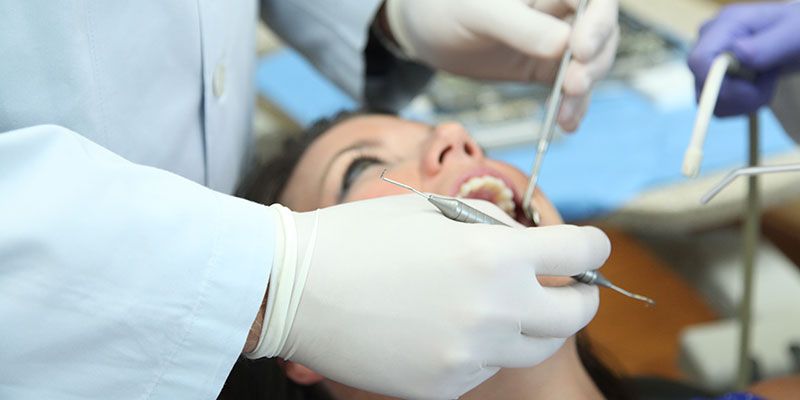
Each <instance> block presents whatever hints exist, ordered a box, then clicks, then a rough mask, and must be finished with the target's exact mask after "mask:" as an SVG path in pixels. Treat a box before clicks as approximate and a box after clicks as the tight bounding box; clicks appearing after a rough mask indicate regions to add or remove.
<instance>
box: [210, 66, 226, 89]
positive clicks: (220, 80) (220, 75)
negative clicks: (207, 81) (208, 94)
mask: <svg viewBox="0 0 800 400" xmlns="http://www.w3.org/2000/svg"><path fill="white" fill-rule="evenodd" d="M211 89H212V90H213V91H214V96H216V97H222V95H223V94H225V64H217V68H215V69H214V76H213V78H212V80H211Z"/></svg>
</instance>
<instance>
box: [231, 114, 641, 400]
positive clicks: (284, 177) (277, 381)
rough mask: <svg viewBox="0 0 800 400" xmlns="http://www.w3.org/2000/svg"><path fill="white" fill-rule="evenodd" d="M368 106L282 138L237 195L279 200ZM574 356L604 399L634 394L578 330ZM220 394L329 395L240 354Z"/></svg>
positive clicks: (287, 398) (304, 399)
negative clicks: (314, 149) (319, 150)
mask: <svg viewBox="0 0 800 400" xmlns="http://www.w3.org/2000/svg"><path fill="white" fill-rule="evenodd" d="M369 114H376V113H369V112H367V111H344V112H340V113H338V114H336V115H335V116H334V117H333V118H330V119H322V120H320V121H318V122H316V123H314V124H313V125H312V126H311V127H309V128H308V129H307V130H306V131H304V132H303V133H301V134H299V135H294V136H291V137H289V138H288V139H286V140H285V141H284V143H283V147H282V151H281V152H280V153H279V154H278V155H277V156H276V157H274V158H272V159H270V160H269V161H267V162H265V163H260V164H257V165H255V166H254V167H252V168H251V169H250V170H249V171H248V172H247V174H246V175H245V177H244V179H243V180H242V181H241V183H240V185H239V188H238V190H237V191H236V195H237V196H239V197H242V198H245V199H248V200H250V201H254V202H257V203H261V204H265V205H269V204H273V203H277V202H278V200H279V199H280V196H281V193H283V191H284V189H285V188H286V184H287V183H288V181H289V178H290V177H291V175H292V172H293V171H294V169H295V167H296V166H297V164H298V163H299V162H300V159H301V158H302V156H303V153H304V152H305V150H306V149H307V148H308V147H309V146H310V145H311V143H313V142H314V141H315V140H316V139H317V138H319V136H320V135H322V134H323V133H325V132H327V131H328V130H330V129H331V128H333V127H334V126H336V125H337V124H340V123H342V122H344V121H347V120H349V119H350V118H354V117H357V116H360V115H369ZM577 348H578V356H579V357H580V360H581V364H583V366H584V368H586V370H587V372H588V373H589V376H590V377H591V378H592V381H594V383H595V385H596V386H597V388H598V389H599V390H600V392H601V393H603V396H604V397H605V398H608V399H616V400H627V399H632V398H633V395H632V394H631V392H630V391H629V390H628V388H627V387H626V385H625V384H624V383H623V382H622V380H620V378H619V376H617V374H616V373H614V372H613V371H612V370H611V369H610V368H608V366H606V364H604V363H603V362H602V361H601V360H600V359H599V358H598V357H597V356H596V355H595V353H594V352H593V351H592V347H591V345H590V344H589V341H588V340H587V339H586V338H585V337H584V336H583V335H582V334H579V335H578V337H577ZM218 399H224V400H228V399H244V400H250V399H252V400H267V399H269V400H331V397H330V396H329V395H328V394H327V393H326V391H325V390H324V388H323V387H322V386H321V385H309V386H306V385H300V384H297V383H295V382H293V381H292V380H290V379H289V378H288V377H287V376H286V374H285V373H284V372H283V369H282V368H281V366H280V365H279V364H278V362H277V361H276V360H274V359H260V360H247V359H244V358H242V359H240V360H239V361H237V362H236V365H234V368H233V370H232V371H231V373H230V375H229V376H228V380H227V381H226V382H225V386H224V387H223V388H222V392H221V393H220V395H219V397H218Z"/></svg>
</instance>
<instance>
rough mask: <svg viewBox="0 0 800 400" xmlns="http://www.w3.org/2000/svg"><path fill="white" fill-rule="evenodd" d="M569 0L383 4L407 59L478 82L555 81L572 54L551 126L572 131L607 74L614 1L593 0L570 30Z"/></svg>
mask: <svg viewBox="0 0 800 400" xmlns="http://www.w3.org/2000/svg"><path fill="white" fill-rule="evenodd" d="M577 3H578V1H577V0H539V1H529V0H493V1H485V0H467V1H464V0H386V3H385V5H386V15H387V18H388V23H389V27H390V29H391V32H392V35H393V36H394V38H395V39H396V40H397V42H398V43H399V44H400V47H401V48H402V49H403V51H404V52H405V53H406V54H407V55H408V56H409V57H410V58H412V59H416V60H419V61H421V62H424V63H427V64H430V65H431V66H433V67H436V68H439V69H442V70H445V71H448V72H452V73H456V74H461V75H467V76H471V77H474V78H482V79H502V80H518V81H538V82H547V83H550V82H552V81H553V79H554V77H555V72H556V69H557V68H558V64H559V62H560V60H561V55H562V54H563V52H564V50H565V49H566V46H567V44H568V43H569V46H570V47H571V48H572V50H573V61H572V63H571V64H570V65H569V67H568V68H569V69H568V71H567V75H566V77H565V83H564V94H565V96H564V102H563V105H562V109H561V113H560V114H559V116H558V123H559V125H561V127H562V128H563V129H565V130H567V131H574V130H575V129H577V127H578V124H579V122H580V120H581V119H582V118H583V115H584V113H585V112H586V107H587V106H588V102H589V92H590V90H591V88H592V85H593V84H594V83H595V82H596V81H598V80H599V79H600V78H602V77H603V76H604V75H605V74H606V73H607V72H608V70H609V69H610V68H611V64H612V63H613V61H614V56H615V53H616V49H617V43H618V42H619V27H618V25H617V8H618V6H617V0H593V1H591V2H590V3H589V5H588V7H587V10H586V12H585V14H584V15H583V16H582V17H581V18H580V19H579V21H578V24H577V26H576V27H575V29H574V32H573V31H572V29H571V28H570V25H569V24H570V22H569V21H568V20H567V18H568V17H570V16H571V15H572V14H573V13H574V9H575V8H576V7H577Z"/></svg>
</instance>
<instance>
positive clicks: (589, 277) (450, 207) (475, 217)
mask: <svg viewBox="0 0 800 400" xmlns="http://www.w3.org/2000/svg"><path fill="white" fill-rule="evenodd" d="M385 175H386V170H383V172H381V179H382V180H384V181H386V182H389V183H391V184H392V185H395V186H399V187H401V188H403V189H407V190H410V191H412V192H414V193H416V194H418V195H420V196H422V197H424V198H426V199H427V200H428V201H429V202H430V203H431V204H433V205H434V206H435V207H436V208H438V209H439V211H441V212H442V214H444V216H445V217H447V218H450V219H452V220H454V221H458V222H464V223H468V224H489V225H503V226H510V225H508V224H506V223H505V222H503V221H500V220H498V219H496V218H494V217H492V216H490V215H489V214H486V213H484V212H483V211H480V210H478V209H477V208H475V207H472V206H470V205H468V204H467V203H465V202H463V201H461V200H459V199H454V198H450V197H442V196H437V195H434V194H429V193H422V192H420V191H419V190H417V189H414V188H413V187H411V186H408V185H406V184H404V183H400V182H397V181H395V180H393V179H389V178H387V177H386V176H385ZM571 278H572V279H574V280H576V281H578V282H580V283H583V284H586V285H597V286H602V287H605V288H608V289H611V290H613V291H615V292H617V293H621V294H623V295H625V296H628V297H630V298H632V299H636V300H639V301H643V302H645V303H647V305H650V306H652V305H655V304H656V302H655V301H653V299H651V298H649V297H645V296H642V295H639V294H636V293H631V292H629V291H627V290H625V289H623V288H621V287H619V286H617V285H615V284H613V283H612V282H611V281H609V280H608V278H606V277H604V276H603V275H602V274H601V273H600V272H599V271H585V272H582V273H580V274H578V275H573V276H572V277H571Z"/></svg>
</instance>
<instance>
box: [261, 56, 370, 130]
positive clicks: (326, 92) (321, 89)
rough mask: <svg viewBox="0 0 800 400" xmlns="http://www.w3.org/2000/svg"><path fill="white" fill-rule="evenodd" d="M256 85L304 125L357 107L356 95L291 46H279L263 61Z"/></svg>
mask: <svg viewBox="0 0 800 400" xmlns="http://www.w3.org/2000/svg"><path fill="white" fill-rule="evenodd" d="M286 82H292V85H287V84H286ZM256 85H257V86H258V90H259V91H260V92H261V93H262V94H263V95H264V96H266V97H267V98H268V99H270V100H272V101H273V102H275V103H276V104H277V105H278V106H279V107H280V108H281V110H282V111H283V112H285V113H286V114H287V115H289V117H291V118H292V119H293V120H295V121H296V122H297V123H299V124H300V125H301V126H309V125H311V123H313V122H314V121H316V120H317V119H320V118H323V117H328V116H331V115H333V114H335V113H337V112H339V111H341V110H351V109H354V108H356V107H357V103H356V101H355V100H354V99H353V98H352V97H350V96H349V95H347V94H346V93H345V92H344V91H342V90H341V89H339V88H338V87H336V86H335V85H334V84H333V83H331V81H329V80H327V79H326V78H325V77H324V76H322V75H320V74H319V72H317V71H316V70H315V69H314V67H313V66H312V65H311V64H309V62H308V61H306V60H305V59H304V58H303V57H302V56H300V55H299V54H298V53H297V52H295V51H294V50H291V49H281V50H278V51H276V52H275V53H272V54H270V55H269V56H267V57H264V58H262V59H261V61H259V63H258V70H257V72H256Z"/></svg>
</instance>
